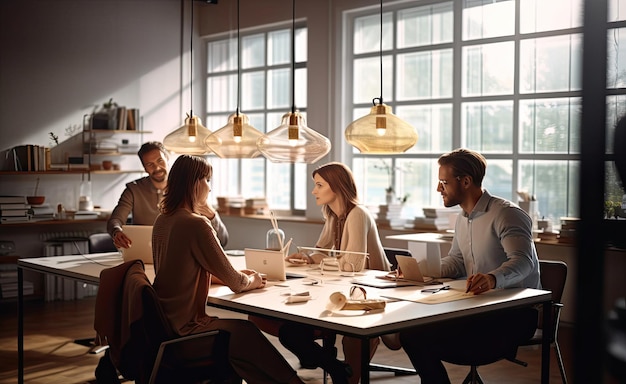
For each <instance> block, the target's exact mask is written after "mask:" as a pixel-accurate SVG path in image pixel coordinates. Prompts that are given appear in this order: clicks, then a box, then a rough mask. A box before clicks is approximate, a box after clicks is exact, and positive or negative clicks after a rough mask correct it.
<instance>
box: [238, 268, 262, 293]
mask: <svg viewBox="0 0 626 384" xmlns="http://www.w3.org/2000/svg"><path fill="white" fill-rule="evenodd" d="M241 272H242V273H245V274H246V275H248V277H250V280H251V281H252V283H251V284H250V289H255V288H264V287H265V284H266V283H267V275H265V274H264V273H259V272H257V271H254V270H252V269H242V270H241Z"/></svg>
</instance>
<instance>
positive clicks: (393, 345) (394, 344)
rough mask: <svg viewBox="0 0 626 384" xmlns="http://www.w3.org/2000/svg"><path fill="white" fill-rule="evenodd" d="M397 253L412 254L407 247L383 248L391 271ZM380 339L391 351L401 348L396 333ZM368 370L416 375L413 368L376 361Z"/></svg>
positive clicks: (396, 262) (394, 265) (396, 266)
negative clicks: (377, 362)
mask: <svg viewBox="0 0 626 384" xmlns="http://www.w3.org/2000/svg"><path fill="white" fill-rule="evenodd" d="M397 255H400V256H413V255H412V254H411V252H410V251H409V250H408V249H402V248H385V256H386V257H387V260H389V264H391V270H392V271H394V270H396V269H398V261H397V259H396V256H397ZM380 339H381V340H382V341H383V344H385V346H386V347H387V348H389V349H390V350H392V351H398V350H400V349H401V348H402V345H401V344H400V336H399V334H398V333H389V334H386V335H382V336H380ZM369 370H370V371H371V372H392V373H394V374H395V376H408V375H417V372H416V371H415V369H412V368H403V367H394V366H390V365H384V364H376V363H370V366H369Z"/></svg>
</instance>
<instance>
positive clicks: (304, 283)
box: [208, 259, 551, 337]
mask: <svg viewBox="0 0 626 384" xmlns="http://www.w3.org/2000/svg"><path fill="white" fill-rule="evenodd" d="M231 260H232V259H231ZM235 262H237V261H235ZM233 264H235V263H233ZM291 269H292V270H294V269H295V270H297V271H298V272H299V273H302V274H307V275H308V277H307V278H303V279H289V280H287V281H285V282H270V283H268V286H267V287H266V288H262V289H256V290H253V291H248V292H243V293H238V294H237V293H233V292H232V291H231V290H230V289H229V288H228V287H225V286H213V287H211V289H210V291H209V297H208V303H209V305H214V306H216V307H219V308H222V309H228V310H233V311H237V312H242V313H247V314H254V315H260V316H269V317H274V318H280V319H284V320H292V321H297V322H300V323H304V324H309V325H312V326H315V327H319V328H325V329H330V330H333V331H336V332H339V333H343V334H347V335H352V336H357V337H359V336H360V337H374V336H378V335H382V334H386V333H391V332H397V331H399V330H402V329H405V328H410V327H414V326H418V325H421V324H427V323H431V322H434V321H441V320H445V319H452V318H456V317H459V316H468V315H473V314H478V313H483V312H485V311H492V310H493V311H495V310H499V309H505V308H512V307H516V306H528V305H533V304H538V303H542V302H546V301H549V300H550V299H551V294H550V292H549V291H544V290H537V289H522V288H519V289H517V288H516V289H498V290H492V291H489V292H487V293H485V294H481V295H477V296H472V297H470V298H466V299H463V300H455V301H449V302H444V303H439V304H424V303H420V302H415V301H406V300H395V299H386V296H391V297H406V296H409V295H410V296H412V297H419V296H420V295H424V297H427V296H430V295H437V294H438V293H435V294H431V293H421V290H422V289H423V288H424V287H415V286H414V287H401V288H382V289H379V288H371V287H366V288H365V289H366V291H367V298H368V299H376V298H382V299H386V300H387V303H386V307H385V308H384V309H383V310H373V311H361V310H356V311H355V310H340V311H337V310H335V311H331V310H328V309H327V308H326V306H327V303H328V301H329V297H330V295H331V294H332V293H333V292H341V293H343V294H344V295H345V296H349V290H350V287H351V286H352V285H354V284H352V280H353V278H354V277H350V276H342V274H341V273H340V272H324V274H323V275H321V274H320V271H319V269H311V268H309V267H308V266H301V267H294V268H291ZM376 273H380V271H364V272H362V274H376ZM446 284H450V285H451V288H452V289H453V290H455V289H456V290H457V291H461V290H464V288H465V280H457V281H451V282H448V283H446ZM302 291H308V292H309V293H310V295H311V297H312V299H311V300H309V301H307V302H300V303H288V302H287V297H289V295H291V294H295V293H300V292H302ZM442 293H445V291H444V292H442ZM208 312H210V310H209V311H208Z"/></svg>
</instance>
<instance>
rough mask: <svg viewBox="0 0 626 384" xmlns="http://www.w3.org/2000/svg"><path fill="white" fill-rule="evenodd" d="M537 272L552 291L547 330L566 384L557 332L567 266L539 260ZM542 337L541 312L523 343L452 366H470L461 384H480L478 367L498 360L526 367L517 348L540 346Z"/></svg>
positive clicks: (526, 364)
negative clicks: (531, 334)
mask: <svg viewBox="0 0 626 384" xmlns="http://www.w3.org/2000/svg"><path fill="white" fill-rule="evenodd" d="M539 270H540V273H541V286H542V287H543V289H546V290H549V291H552V326H553V329H552V330H549V332H550V343H551V345H552V346H553V347H554V348H555V350H556V355H557V361H558V363H559V370H560V371H561V379H562V380H563V383H564V384H567V378H566V376H565V368H564V367H563V359H562V357H561V350H560V348H559V344H558V342H557V332H558V328H559V318H560V313H561V308H562V307H563V304H562V303H561V297H562V296H563V290H564V288H565V279H566V277H567V264H565V263H564V262H562V261H552V260H540V261H539ZM542 337H543V315H542V314H541V311H540V313H539V315H538V318H537V330H536V331H535V333H534V335H533V336H532V337H531V338H530V339H528V340H527V341H524V342H522V343H519V344H518V345H516V346H514V347H513V346H511V347H510V348H506V349H505V350H503V351H500V352H497V353H495V354H492V355H491V356H489V355H487V356H480V355H481V354H476V357H475V358H474V359H475V361H472V362H470V363H469V364H468V362H454V361H451V363H454V364H461V365H470V366H471V368H470V372H469V373H468V374H467V377H466V378H465V380H464V381H463V384H468V383H472V384H473V383H479V384H482V383H483V381H482V379H481V377H480V375H479V374H478V368H477V367H478V366H481V365H486V364H491V363H494V362H496V361H498V360H502V359H506V360H509V361H511V362H514V363H516V364H520V365H522V366H528V363H526V362H524V361H521V360H518V359H517V358H516V355H517V348H518V347H520V346H527V345H541V343H542Z"/></svg>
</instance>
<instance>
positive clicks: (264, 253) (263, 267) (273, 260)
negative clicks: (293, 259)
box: [244, 248, 306, 281]
mask: <svg viewBox="0 0 626 384" xmlns="http://www.w3.org/2000/svg"><path fill="white" fill-rule="evenodd" d="M244 257H245V260H246V269H253V270H255V271H257V272H259V273H264V274H266V275H267V280H270V281H272V280H273V281H285V280H287V279H293V278H302V277H306V275H301V274H298V273H293V272H289V273H288V272H287V268H286V267H285V254H284V253H283V252H281V251H270V250H267V249H254V248H245V249H244Z"/></svg>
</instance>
